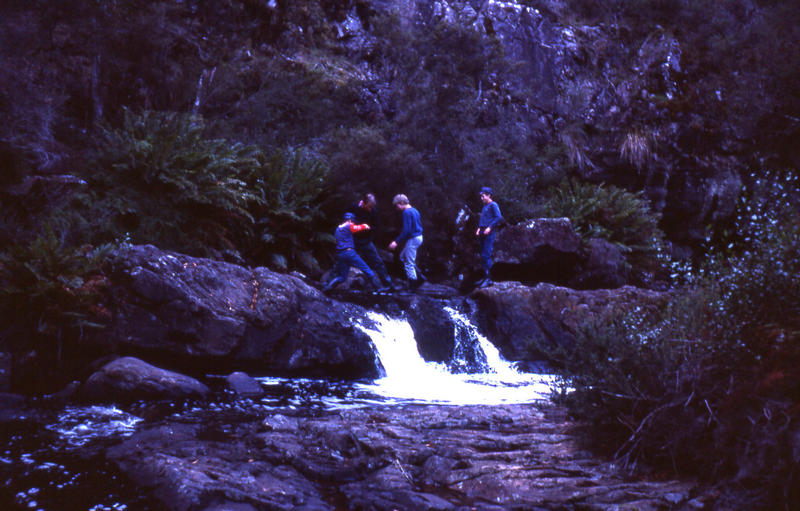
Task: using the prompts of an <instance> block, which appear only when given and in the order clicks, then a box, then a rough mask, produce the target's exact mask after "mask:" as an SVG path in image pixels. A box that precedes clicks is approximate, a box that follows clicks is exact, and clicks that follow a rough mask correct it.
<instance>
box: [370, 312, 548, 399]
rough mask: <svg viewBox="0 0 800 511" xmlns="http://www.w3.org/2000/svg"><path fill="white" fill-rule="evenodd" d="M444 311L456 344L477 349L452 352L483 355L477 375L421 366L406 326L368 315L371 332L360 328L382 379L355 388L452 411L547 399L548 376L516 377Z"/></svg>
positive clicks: (464, 323)
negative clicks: (454, 407)
mask: <svg viewBox="0 0 800 511" xmlns="http://www.w3.org/2000/svg"><path fill="white" fill-rule="evenodd" d="M446 310H447V311H448V313H449V314H450V317H451V318H452V319H453V322H454V325H455V328H456V329H461V330H462V331H461V332H457V335H456V339H457V342H468V343H469V342H474V343H477V346H469V347H468V348H469V349H468V350H464V349H463V348H464V347H463V346H462V347H461V349H460V348H459V347H458V346H457V347H456V353H457V354H458V353H459V352H463V351H469V350H475V351H482V352H483V353H482V356H479V357H478V358H479V359H481V361H483V360H485V366H483V367H482V368H481V369H480V371H481V372H477V373H471V374H466V373H452V372H450V371H449V370H448V368H447V366H446V365H445V364H440V363H435V362H426V361H425V360H424V359H423V358H422V357H421V356H420V354H419V351H418V350H417V342H416V340H415V339H414V332H413V330H412V329H411V325H409V324H408V322H407V321H406V320H404V319H394V318H390V317H388V316H385V315H383V314H379V313H375V312H371V313H369V318H370V320H372V321H373V322H374V324H375V327H374V328H370V327H367V326H363V325H362V326H361V328H362V329H363V330H364V331H365V332H366V333H367V334H368V335H369V336H370V337H371V338H372V342H373V343H374V344H375V347H376V349H377V351H378V356H379V358H380V360H381V363H382V364H383V367H384V369H385V370H386V376H384V377H383V378H379V379H377V380H375V381H374V382H373V383H371V384H361V385H359V388H360V389H361V390H364V391H368V392H371V393H374V394H377V395H378V396H381V397H384V398H387V399H388V400H400V401H411V402H425V403H443V404H452V405H473V404H474V405H478V404H480V405H493V404H514V403H530V402H535V401H541V400H545V399H548V398H549V396H550V392H551V390H552V386H553V377H552V376H549V375H542V374H533V373H521V372H519V371H518V370H517V369H515V368H514V367H513V365H512V364H510V363H509V362H508V361H506V360H504V359H503V358H502V357H501V356H500V353H499V351H498V350H497V348H495V346H494V345H493V344H492V343H491V342H489V341H488V340H487V339H486V338H485V337H483V336H482V335H480V334H479V333H478V332H477V329H476V328H475V327H474V325H472V324H471V323H470V322H469V320H468V319H467V318H466V317H465V316H463V315H462V314H460V313H459V312H457V311H455V310H454V309H450V308H447V309H446ZM454 362H455V363H456V364H460V363H461V361H459V360H455V361H454ZM481 365H483V364H481Z"/></svg>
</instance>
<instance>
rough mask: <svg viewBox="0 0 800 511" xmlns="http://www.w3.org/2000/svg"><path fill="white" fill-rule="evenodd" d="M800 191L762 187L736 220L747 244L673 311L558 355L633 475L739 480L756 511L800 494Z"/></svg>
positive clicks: (576, 408)
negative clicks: (641, 467)
mask: <svg viewBox="0 0 800 511" xmlns="http://www.w3.org/2000/svg"><path fill="white" fill-rule="evenodd" d="M797 183H798V181H797V178H796V177H794V176H793V175H791V174H790V175H789V176H788V177H785V176H784V177H781V178H780V179H774V180H772V181H769V182H766V181H763V180H762V181H760V182H759V183H758V186H757V189H752V190H751V192H750V193H749V194H748V196H747V198H746V199H745V200H743V202H742V209H741V212H742V214H740V215H739V216H738V217H737V225H736V232H737V233H739V234H741V235H742V236H743V238H742V242H741V244H739V245H738V246H734V247H730V248H728V247H726V252H725V253H724V254H722V255H720V254H716V255H715V256H714V257H713V258H711V260H710V262H709V263H708V264H707V265H706V266H705V267H704V268H703V269H702V271H698V272H695V274H694V275H692V276H690V278H689V279H687V280H688V281H689V285H688V286H687V287H686V288H685V289H682V290H680V294H678V293H676V297H675V299H674V300H673V301H672V303H670V304H669V305H668V306H667V307H665V308H664V309H662V310H660V311H657V312H654V313H644V312H639V313H635V314H632V315H630V316H627V317H624V318H606V320H605V321H603V320H598V321H597V322H595V323H594V324H592V325H589V326H587V327H586V328H585V329H583V331H582V332H580V333H579V335H578V336H577V340H576V345H575V346H573V347H571V348H570V350H569V352H568V353H566V352H565V351H561V352H560V353H559V354H557V355H556V356H557V358H558V360H559V361H560V364H561V365H562V366H563V375H564V377H565V384H566V385H567V386H569V387H571V388H572V389H574V390H573V391H572V392H567V393H565V394H564V398H565V400H566V402H567V403H568V405H569V406H570V409H571V411H572V413H574V414H575V415H576V416H577V417H581V418H583V419H585V420H587V421H588V422H589V423H590V424H592V425H593V426H594V428H595V429H594V431H595V433H594V434H596V435H597V437H596V438H599V437H603V438H605V439H606V440H609V441H610V443H611V444H613V447H614V448H615V449H616V454H617V456H618V457H619V458H620V459H621V460H622V461H623V462H624V463H625V464H627V465H628V466H629V467H631V468H633V467H636V466H637V464H638V463H639V462H647V463H650V464H655V465H666V466H669V467H672V468H674V469H675V470H677V471H678V472H682V473H693V474H696V475H701V476H706V477H709V478H713V479H724V478H736V485H738V486H740V487H746V488H750V489H753V494H752V495H751V497H752V498H753V499H755V500H754V502H753V503H752V505H751V506H750V507H751V508H765V509H766V508H769V509H774V508H778V507H781V506H782V504H783V503H786V502H791V501H795V502H796V501H797V499H798V497H800V495H798V494H797V488H798V483H800V480H799V479H798V477H799V476H798V474H797V471H796V469H795V468H794V467H796V462H797V460H796V459H794V457H796V454H792V453H793V452H796V450H795V451H793V449H796V440H795V438H796V434H797V431H798V428H800V411H798V406H797V396H798V395H800V383H799V382H800V371H799V370H798V369H797V368H798V367H800V319H798V318H800V276H799V275H800V260H798V258H797V254H798V250H800V219H799V218H798V217H797V214H796V210H795V209H794V205H795V204H796V200H797V198H796V197H794V195H796V193H797V189H798V188H797ZM734 249H735V250H734ZM729 250H733V251H729ZM775 506H777V507H775Z"/></svg>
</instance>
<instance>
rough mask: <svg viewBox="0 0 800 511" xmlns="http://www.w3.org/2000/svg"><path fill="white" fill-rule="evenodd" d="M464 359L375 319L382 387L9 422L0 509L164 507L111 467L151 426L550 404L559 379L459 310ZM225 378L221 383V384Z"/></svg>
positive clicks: (44, 414) (459, 348)
mask: <svg viewBox="0 0 800 511" xmlns="http://www.w3.org/2000/svg"><path fill="white" fill-rule="evenodd" d="M447 311H448V313H449V314H450V317H451V318H452V320H453V325H454V328H455V329H456V331H455V334H456V335H455V338H456V346H455V354H454V357H453V359H452V360H450V361H448V362H447V363H432V362H426V361H425V360H423V359H422V357H420V355H419V352H418V350H417V344H416V341H415V339H414V334H413V331H412V329H411V326H410V325H409V324H408V322H407V321H405V320H404V319H397V318H391V317H389V316H386V315H383V314H379V313H375V312H370V313H369V314H368V317H367V318H364V319H363V320H360V321H358V322H357V326H358V327H359V328H361V329H363V330H364V331H365V332H366V333H367V334H368V335H369V336H370V337H371V338H372V340H373V343H374V344H375V348H376V351H377V354H378V357H379V359H380V362H381V364H382V366H383V368H384V369H385V376H383V377H381V378H379V379H376V380H374V381H361V382H342V381H329V380H314V379H297V378H295V379H288V378H271V377H265V378H258V381H259V382H260V384H261V386H262V387H263V389H264V391H265V395H264V396H263V397H261V398H258V399H249V398H242V397H239V396H236V395H234V394H233V393H232V392H231V391H229V390H225V389H219V391H218V392H217V394H216V397H215V398H214V399H212V400H211V401H210V402H207V401H204V402H187V403H156V404H154V403H138V404H135V405H132V406H129V407H127V408H126V409H125V410H122V409H120V408H117V407H114V406H66V407H61V408H60V409H52V408H47V407H46V406H43V407H41V408H37V409H35V410H33V411H31V412H30V413H29V414H26V415H22V416H18V417H16V418H15V419H14V420H12V421H8V422H0V427H2V428H3V431H2V433H1V434H0V486H2V490H0V509H4V510H5V509H33V510H38V509H41V510H64V509H82V510H90V511H102V510H132V509H157V504H155V503H153V502H150V501H149V500H148V498H146V497H143V496H141V495H139V493H138V492H137V489H136V488H135V487H134V486H133V485H131V484H130V483H128V482H127V481H126V480H125V478H124V477H122V476H121V475H120V474H119V473H118V471H117V470H116V468H115V467H114V466H112V465H111V464H110V463H108V462H106V461H105V458H104V457H103V455H102V452H103V450H104V448H105V446H109V445H113V444H115V443H117V442H118V441H119V440H120V439H122V438H124V437H126V436H128V435H130V434H132V433H133V432H134V431H135V429H136V427H137V425H138V424H140V423H143V422H144V423H147V422H148V421H155V420H158V421H209V420H213V421H217V422H220V421H223V422H224V421H225V420H231V421H235V420H241V417H243V416H245V415H246V416H247V417H248V418H250V419H252V418H254V417H256V418H257V417H259V416H261V417H263V416H266V415H268V414H271V413H276V412H280V413H285V412H295V413H297V412H305V411H314V410H316V411H319V410H331V409H343V408H353V407H364V406H384V405H391V404H398V403H437V404H442V405H468V404H469V405H495V404H513V403H529V402H536V401H542V400H546V399H548V397H549V394H550V391H551V388H552V384H553V380H552V377H551V376H548V375H541V374H532V373H524V372H520V371H517V370H516V369H515V367H514V365H513V364H512V363H510V362H508V361H506V360H503V358H502V357H501V356H500V354H499V352H498V351H497V349H496V348H495V347H494V346H493V345H492V344H491V343H490V342H489V341H488V340H487V339H486V338H484V337H483V336H482V335H480V334H479V333H478V332H477V330H476V328H475V327H474V326H473V325H472V324H471V323H470V322H469V321H468V319H467V318H466V317H465V316H464V315H462V314H461V313H459V312H458V311H456V310H454V309H447ZM215 379H216V380H220V378H215Z"/></svg>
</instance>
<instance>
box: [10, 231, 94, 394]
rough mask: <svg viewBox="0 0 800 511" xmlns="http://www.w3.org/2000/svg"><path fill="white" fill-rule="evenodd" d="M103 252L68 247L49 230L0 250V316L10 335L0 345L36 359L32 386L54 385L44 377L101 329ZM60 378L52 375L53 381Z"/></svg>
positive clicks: (25, 356)
mask: <svg viewBox="0 0 800 511" xmlns="http://www.w3.org/2000/svg"><path fill="white" fill-rule="evenodd" d="M106 252H107V248H106V247H102V248H98V249H91V248H76V247H70V246H67V245H65V244H64V243H63V241H62V240H61V239H60V238H59V237H58V236H56V234H55V233H54V232H53V230H52V229H47V230H46V232H45V234H43V235H42V236H39V237H38V238H36V239H34V240H33V241H31V242H30V243H27V244H15V245H11V246H9V247H7V248H6V250H5V251H4V252H0V286H1V287H0V317H2V323H3V328H4V329H5V331H6V333H7V334H9V335H8V336H7V341H6V346H5V347H6V348H7V349H10V350H11V352H12V353H15V354H22V355H24V357H22V358H28V359H32V360H35V361H36V364H33V365H35V368H33V371H34V373H35V374H34V375H33V378H34V380H33V381H34V382H35V384H36V386H37V387H39V386H45V387H47V386H48V385H50V384H52V383H53V382H48V381H46V380H47V378H46V377H44V376H50V374H49V373H50V372H52V371H55V370H57V369H58V368H60V367H61V365H62V359H63V358H65V357H66V356H68V355H69V354H70V353H71V352H74V351H76V350H77V343H78V342H79V341H80V340H82V339H83V337H84V334H85V332H87V331H88V330H91V329H97V328H102V326H103V321H104V313H103V309H102V308H101V307H100V301H101V298H102V290H103V288H104V282H105V281H104V279H103V277H102V275H101V272H100V265H101V263H102V261H103V260H104V258H105V255H106ZM43 373H44V374H43ZM14 377H15V383H16V384H17V385H23V386H25V385H26V383H28V382H26V381H24V380H26V378H25V376H24V375H23V376H22V377H21V378H20V375H16V374H15V375H14ZM63 377H64V375H56V380H57V381H62V379H63ZM20 379H22V380H23V381H19V380H20Z"/></svg>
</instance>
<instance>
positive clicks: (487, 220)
mask: <svg viewBox="0 0 800 511" xmlns="http://www.w3.org/2000/svg"><path fill="white" fill-rule="evenodd" d="M480 197H481V202H483V209H481V216H480V219H479V220H478V230H477V231H475V236H477V237H478V239H480V242H481V260H482V262H483V278H482V279H481V280H479V281H478V286H480V287H484V286H488V285H490V284H491V283H492V281H491V280H490V279H489V271H490V270H491V269H492V249H493V247H494V230H495V227H496V226H497V224H499V223H500V222H501V221H502V220H503V215H502V214H500V206H498V205H497V203H496V202H495V201H494V192H492V189H491V188H488V187H483V188H481V193H480Z"/></svg>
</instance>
